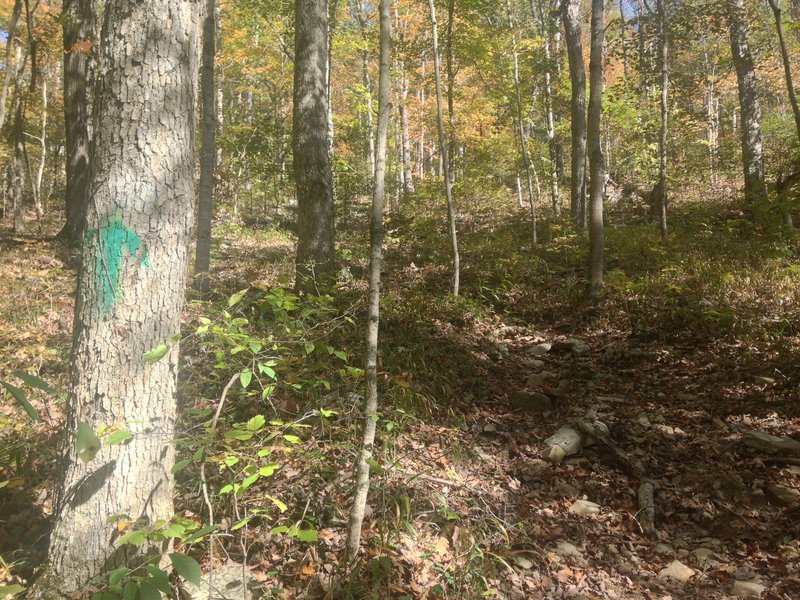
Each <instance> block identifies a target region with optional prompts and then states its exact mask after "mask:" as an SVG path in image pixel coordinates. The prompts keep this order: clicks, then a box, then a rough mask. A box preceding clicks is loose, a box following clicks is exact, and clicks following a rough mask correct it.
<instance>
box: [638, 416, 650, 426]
mask: <svg viewBox="0 0 800 600" xmlns="http://www.w3.org/2000/svg"><path fill="white" fill-rule="evenodd" d="M636 421H637V422H638V423H639V425H641V426H642V427H650V419H648V418H647V415H646V414H644V413H642V414H640V415H639V416H638V417H637V418H636Z"/></svg>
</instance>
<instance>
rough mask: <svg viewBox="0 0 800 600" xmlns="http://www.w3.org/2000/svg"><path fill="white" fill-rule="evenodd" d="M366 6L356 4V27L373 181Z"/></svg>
mask: <svg viewBox="0 0 800 600" xmlns="http://www.w3.org/2000/svg"><path fill="white" fill-rule="evenodd" d="M368 18H369V15H368V14H367V6H366V4H365V2H363V1H361V0H360V1H359V2H358V26H359V28H360V29H361V43H362V44H363V46H362V48H361V77H362V79H363V83H364V96H365V97H364V120H365V121H366V123H367V160H368V161H369V172H370V176H371V177H372V178H373V179H375V124H374V123H373V120H372V78H371V77H370V74H369V36H368V35H367V20H368Z"/></svg>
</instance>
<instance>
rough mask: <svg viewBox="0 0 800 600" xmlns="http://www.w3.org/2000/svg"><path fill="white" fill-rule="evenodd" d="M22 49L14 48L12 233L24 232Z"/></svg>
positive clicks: (24, 60)
mask: <svg viewBox="0 0 800 600" xmlns="http://www.w3.org/2000/svg"><path fill="white" fill-rule="evenodd" d="M21 55H22V47H21V46H19V45H17V48H16V65H17V66H16V68H15V69H14V186H13V190H14V224H13V228H14V233H22V232H23V231H25V208H26V207H25V204H26V203H25V131H24V129H23V121H24V115H25V92H24V90H23V86H22V74H23V71H24V70H25V63H26V62H27V55H26V56H25V58H24V59H23V58H21Z"/></svg>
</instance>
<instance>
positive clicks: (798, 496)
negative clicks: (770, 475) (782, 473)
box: [767, 483, 800, 506]
mask: <svg viewBox="0 0 800 600" xmlns="http://www.w3.org/2000/svg"><path fill="white" fill-rule="evenodd" d="M767 497H768V498H769V499H770V500H772V501H773V502H775V503H776V504H780V505H781V506H797V505H800V491H797V490H796V489H794V488H790V487H786V486H785V485H779V484H777V483H771V484H769V485H768V486H767Z"/></svg>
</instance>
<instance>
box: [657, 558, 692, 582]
mask: <svg viewBox="0 0 800 600" xmlns="http://www.w3.org/2000/svg"><path fill="white" fill-rule="evenodd" d="M692 575H694V569H691V568H690V567H687V566H686V565H685V564H683V563H682V562H681V561H679V560H673V561H672V562H671V563H670V564H669V566H667V567H665V568H663V569H661V571H659V573H658V577H659V579H664V578H665V577H670V578H671V579H674V580H675V581H679V582H681V583H686V582H687V581H689V579H690V578H691V577H692Z"/></svg>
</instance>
